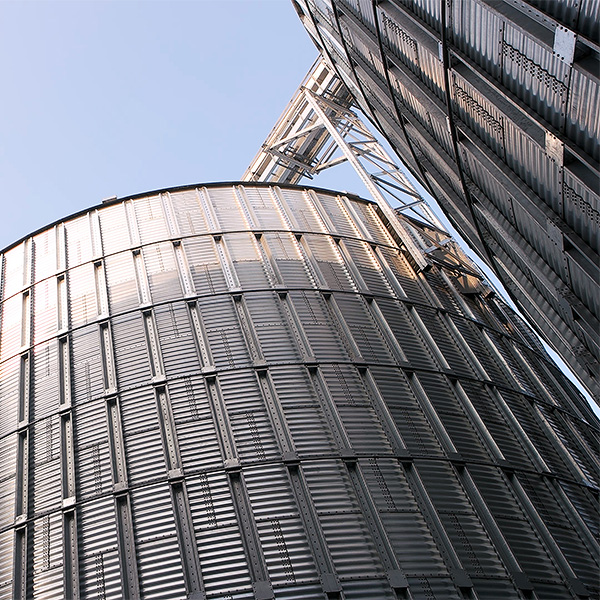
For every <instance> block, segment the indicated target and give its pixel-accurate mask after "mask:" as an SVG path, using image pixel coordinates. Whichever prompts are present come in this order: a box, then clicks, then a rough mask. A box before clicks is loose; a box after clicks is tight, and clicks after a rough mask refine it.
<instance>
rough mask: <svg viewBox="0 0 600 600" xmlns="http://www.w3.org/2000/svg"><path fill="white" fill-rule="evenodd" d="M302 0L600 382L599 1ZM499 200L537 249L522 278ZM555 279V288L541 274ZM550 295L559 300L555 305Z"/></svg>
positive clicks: (469, 224) (491, 257) (535, 313)
mask: <svg viewBox="0 0 600 600" xmlns="http://www.w3.org/2000/svg"><path fill="white" fill-rule="evenodd" d="M298 4H299V5H301V6H302V8H301V10H304V12H305V14H306V15H307V17H306V18H305V21H304V22H307V20H308V19H312V20H311V26H313V24H314V25H316V27H317V28H318V29H319V30H320V31H323V32H324V31H325V30H327V36H325V35H323V36H322V40H323V41H324V44H323V45H324V48H323V49H322V50H323V53H324V56H325V58H326V59H327V60H328V61H329V62H330V63H331V64H332V65H333V67H334V68H335V69H336V71H337V72H338V74H339V75H340V78H341V79H343V81H344V82H345V83H346V84H347V85H348V87H349V89H350V91H351V92H352V93H353V95H354V96H355V100H356V102H357V104H358V105H359V106H360V108H361V109H362V110H363V112H364V113H365V114H366V115H367V116H369V118H370V119H371V120H372V121H373V123H374V124H375V125H376V126H377V127H378V128H379V130H380V131H381V132H382V133H383V134H384V135H386V137H387V139H388V141H389V142H390V144H391V145H392V146H393V147H394V148H395V149H396V151H397V152H398V155H399V157H400V159H401V160H403V161H405V164H406V166H407V168H409V170H411V172H412V174H413V175H414V176H415V177H416V178H417V179H418V180H419V181H420V182H421V183H422V184H423V185H424V186H425V187H427V188H428V190H429V191H430V192H431V193H432V195H433V196H434V197H435V198H436V199H437V200H438V202H439V203H440V206H441V207H442V209H443V210H444V211H445V212H446V214H447V216H448V218H449V219H450V220H451V222H452V223H453V224H454V225H455V226H456V228H457V229H458V231H459V232H460V233H461V235H462V236H463V237H464V238H465V240H466V241H467V242H469V243H470V245H471V246H472V247H473V248H474V249H475V250H476V251H477V252H478V253H479V255H480V257H481V258H482V259H483V260H484V261H486V262H487V263H488V265H489V266H490V267H491V268H492V269H495V270H496V272H497V275H498V276H499V277H500V279H501V280H503V281H504V282H505V284H506V285H507V287H508V290H509V293H511V294H512V296H513V299H514V300H515V302H516V303H517V304H518V305H519V306H520V308H521V309H522V310H523V311H524V313H525V314H529V317H530V319H531V325H532V326H533V327H535V328H536V329H537V330H538V333H540V334H541V335H542V336H544V337H545V338H546V340H547V341H548V342H549V343H550V344H551V345H554V347H555V349H556V350H557V351H558V353H559V354H561V356H562V357H563V359H564V360H565V361H566V362H567V363H568V364H569V365H570V366H571V367H572V368H573V369H574V370H575V372H576V373H577V374H578V377H579V378H580V379H581V381H582V382H583V384H584V385H586V386H587V387H588V389H589V390H590V391H591V393H592V394H593V395H595V394H600V382H599V379H598V377H599V374H598V372H599V369H600V344H599V343H598V331H599V330H600V312H598V303H597V300H596V299H597V298H599V297H600V270H599V264H600V261H599V258H598V240H597V237H598V228H599V225H600V220H599V216H598V206H599V205H600V197H599V196H598V189H599V187H600V173H599V170H598V158H599V156H600V154H599V148H600V128H599V127H600V121H599V119H600V117H599V115H600V108H599V102H600V96H599V94H600V86H599V83H598V72H599V70H600V54H599V53H598V45H597V41H595V38H594V34H593V31H594V27H596V28H597V23H598V21H599V20H600V14H599V12H598V7H599V6H600V5H599V4H598V2H597V1H596V0H593V1H592V0H590V1H587V2H538V1H537V0H530V1H529V0H511V1H510V2H509V1H499V2H491V1H488V0H451V1H450V0H448V1H445V2H440V1H439V0H385V1H383V0H382V1H378V2H372V3H364V2H358V1H357V0H354V1H349V0H335V1H332V0H328V1H327V3H326V4H327V6H326V7H323V6H322V5H323V4H325V2H321V3H319V6H320V7H321V9H320V10H318V9H317V8H316V7H315V4H314V2H313V1H312V0H299V2H298ZM594 17H595V22H596V25H595V26H592V25H591V22H592V21H593V20H594ZM440 32H444V35H441V34H440ZM325 37H327V40H331V39H332V38H333V39H336V40H337V42H336V44H337V50H336V51H335V52H332V51H331V50H330V48H331V44H332V43H331V42H330V41H329V42H325ZM341 49H343V53H342V54H344V56H343V57H341V54H340V50H341ZM478 206H483V207H484V210H483V211H481V210H479V209H478V208H477V207H478ZM497 210H499V211H500V212H501V213H502V214H503V215H504V216H505V217H506V218H507V219H508V221H509V222H510V224H511V227H510V228H508V229H506V230H501V231H498V233H497V235H498V236H499V237H501V238H503V239H506V240H509V242H508V243H510V244H512V245H514V246H515V247H516V248H518V251H519V252H521V253H523V254H524V255H528V256H533V257H534V258H533V259H532V261H531V263H532V264H531V267H530V268H529V269H522V268H521V266H520V265H519V264H518V262H517V263H514V264H511V265H508V268H509V270H510V271H511V273H513V275H514V276H515V277H516V278H517V280H518V285H517V286H516V287H515V286H513V285H512V281H510V280H509V279H507V278H506V277H505V276H504V272H505V267H506V265H504V264H503V263H502V259H501V258H500V256H499V254H498V251H497V247H496V244H495V243H494V241H493V239H491V238H490V237H489V236H488V235H487V231H489V230H494V229H495V228H497V227H498V226H499V223H498V222H494V223H492V222H488V220H487V219H486V217H485V216H484V215H485V214H487V213H491V214H493V213H494V212H495V211H497ZM584 215H585V216H584ZM492 237H493V236H492ZM504 258H506V257H504ZM535 264H540V265H542V269H541V270H536V269H535V268H534V265H535ZM532 269H533V270H535V276H534V277H533V279H531V278H529V273H530V271H531V270H532ZM548 270H550V271H552V274H551V275H548V274H547V273H546V272H545V271H548ZM550 279H551V280H553V281H554V283H553V284H552V287H551V288H548V286H546V285H543V284H541V283H540V281H542V280H544V281H547V280H550ZM548 294H551V295H553V296H554V298H555V299H556V303H557V304H560V308H557V309H556V311H555V312H554V313H553V314H552V315H551V316H549V315H548V314H547V313H546V312H544V306H545V299H546V297H547V295H548ZM566 329H568V330H569V333H568V334H567V335H565V330H566Z"/></svg>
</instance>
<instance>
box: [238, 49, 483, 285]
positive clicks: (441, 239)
mask: <svg viewBox="0 0 600 600" xmlns="http://www.w3.org/2000/svg"><path fill="white" fill-rule="evenodd" d="M351 102H352V100H351V95H350V93H349V92H348V90H347V88H346V87H345V85H344V84H343V83H342V82H341V80H340V79H339V78H338V77H337V76H336V75H335V73H334V72H333V71H332V70H331V69H330V68H329V67H328V66H327V64H326V63H325V61H324V60H323V59H321V58H320V59H319V60H317V61H316V62H315V64H314V65H313V66H312V67H311V69H310V70H309V72H308V74H307V76H306V77H305V79H304V81H303V82H302V84H301V85H300V87H299V88H298V91H297V92H296V94H295V95H294V97H293V98H292V100H291V101H290V103H289V104H288V106H287V108H286V109H285V111H284V112H283V114H282V115H281V117H280V118H279V120H278V121H277V123H276V125H275V127H274V128H273V130H272V131H271V133H270V134H269V136H268V137H267V139H266V141H265V143H264V144H263V145H262V148H261V150H260V151H259V152H258V154H257V155H256V157H255V158H254V160H253V161H252V163H251V164H250V166H249V167H248V169H247V170H246V172H245V173H244V175H243V177H242V180H243V181H261V182H271V183H298V182H299V181H300V180H301V179H302V178H305V177H306V178H309V179H312V178H313V177H314V176H315V175H318V174H319V173H320V172H322V171H324V170H325V169H329V168H331V167H335V166H337V165H339V164H341V163H343V162H348V163H350V164H351V165H352V167H353V168H354V170H355V171H356V173H357V174H358V176H359V178H360V179H361V181H362V182H363V184H364V185H365V188H366V189H367V191H368V193H369V194H370V196H371V198H372V199H373V200H375V202H376V203H377V205H378V207H379V209H380V211H381V214H382V216H383V218H384V219H385V220H386V221H387V222H388V223H389V225H390V227H391V228H392V231H393V232H394V234H395V235H396V237H397V238H398V239H399V241H400V242H401V245H402V246H403V247H404V248H405V249H406V251H407V253H408V256H409V258H410V260H411V262H413V266H415V267H416V268H417V270H424V269H427V268H428V266H429V264H431V263H435V264H438V265H439V266H443V267H445V268H447V269H450V270H452V271H454V272H455V273H456V274H460V275H461V276H462V278H463V280H464V281H465V282H466V284H467V285H468V286H469V289H471V290H472V291H473V290H480V289H481V288H480V280H481V279H482V276H481V274H480V273H479V272H478V271H477V269H476V267H475V266H474V265H473V264H472V262H471V261H469V260H468V259H467V258H466V257H465V256H464V254H463V253H462V251H461V250H460V249H459V248H458V247H457V246H456V244H455V243H454V241H453V240H452V237H451V236H450V234H449V233H448V232H446V231H445V230H444V228H443V226H442V224H441V223H440V221H439V220H438V218H437V217H436V216H435V214H434V213H433V212H432V211H431V210H430V209H429V207H428V206H427V204H426V202H425V200H424V199H423V198H422V196H421V195H420V194H419V192H418V191H417V190H416V189H415V187H414V186H413V185H412V184H411V183H410V181H409V180H408V178H407V177H406V175H405V174H404V172H403V170H402V169H401V167H400V166H398V165H397V164H396V163H395V162H394V161H393V160H392V158H391V157H390V156H389V154H388V153H387V152H386V150H385V149H384V147H383V146H382V145H381V143H380V142H379V141H378V140H377V138H376V137H375V136H374V135H373V134H372V133H371V132H370V131H369V130H368V128H367V127H366V125H365V123H364V122H363V120H362V119H361V118H360V117H359V116H358V115H357V114H356V113H355V112H353V111H352V110H351V109H350V106H351ZM388 198H389V200H388ZM390 201H391V202H392V203H394V204H396V205H397V206H395V207H394V208H392V206H391V205H390Z"/></svg>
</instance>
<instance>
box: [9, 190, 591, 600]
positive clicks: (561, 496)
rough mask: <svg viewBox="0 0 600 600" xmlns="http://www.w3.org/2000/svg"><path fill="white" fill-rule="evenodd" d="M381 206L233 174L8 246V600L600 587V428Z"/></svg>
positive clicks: (554, 591)
mask: <svg viewBox="0 0 600 600" xmlns="http://www.w3.org/2000/svg"><path fill="white" fill-rule="evenodd" d="M460 289H461V288H460V285H459V282H458V281H457V280H456V279H455V278H454V276H453V275H452V274H448V273H446V272H443V271H439V270H437V269H436V268H432V269H431V270H430V271H428V272H427V273H421V274H418V275H417V274H415V272H414V271H413V270H412V269H411V267H410V266H409V263H408V261H407V260H406V259H405V257H404V255H403V254H402V252H400V251H399V249H398V247H397V246H396V244H395V243H394V241H393V239H392V237H391V236H390V234H389V233H388V231H387V230H386V228H385V227H384V226H383V224H382V222H381V221H380V219H379V216H378V213H377V210H376V207H375V205H374V204H371V203H369V202H367V201H364V200H361V199H359V198H357V197H353V196H344V195H338V194H336V193H334V192H328V191H323V190H310V189H306V188H300V187H289V188H284V187H273V186H267V185H262V186H261V185H252V186H248V185H244V186H242V185H234V184H221V185H210V186H206V187H190V188H178V189H173V190H170V191H164V192H160V193H150V194H147V195H140V196H136V197H132V198H129V199H125V200H122V201H113V202H111V203H106V204H104V205H101V206H99V207H96V208H94V209H91V210H89V211H87V212H84V213H81V214H79V215H76V216H74V217H71V218H68V219H66V220H65V221H63V222H60V223H57V224H55V225H54V226H51V227H48V228H47V229H44V230H43V231H40V232H38V233H36V234H34V235H32V236H30V237H28V238H26V239H25V240H23V241H21V242H20V243H18V244H16V245H14V246H12V247H10V248H9V249H8V250H6V251H5V252H4V253H3V254H2V290H1V292H2V295H1V301H2V302H1V312H0V319H1V321H0V328H1V329H0V333H1V334H0V368H1V378H0V409H1V415H2V419H1V420H0V448H1V453H0V498H1V499H2V500H1V503H0V518H1V520H0V598H35V599H37V598H62V597H66V598H90V599H102V600H104V599H109V598H115V599H116V598H122V597H129V598H137V597H141V598H156V599H160V600H162V599H166V598H185V597H189V598H215V599H216V598H219V599H223V600H224V599H232V600H233V599H235V600H238V599H239V600H241V599H251V598H256V599H257V600H265V599H269V598H278V599H286V600H291V599H294V598H322V599H325V598H336V597H341V598H346V599H353V598H354V599H357V598H368V599H390V600H392V599H393V598H396V597H400V598H402V597H410V598H415V599H417V598H438V599H446V598H462V597H473V598H475V597H476V598H480V599H485V598H488V599H490V600H491V599H494V600H497V599H498V598H521V597H532V598H540V599H541V598H543V599H544V600H546V599H551V598H565V597H571V596H573V597H577V594H580V595H584V594H586V593H591V594H592V595H593V594H594V593H597V589H596V588H595V586H596V581H597V578H596V575H597V572H598V571H597V569H598V565H597V563H596V562H595V558H594V556H595V554H594V553H595V552H596V550H597V546H596V542H595V540H594V534H595V533H597V531H596V529H597V508H596V503H595V500H594V494H595V493H597V489H598V488H597V481H598V480H597V467H598V464H597V456H596V445H595V444H596V443H597V439H598V437H597V436H598V428H597V426H598V423H597V421H595V420H594V417H593V416H592V415H591V414H590V412H589V409H588V408H587V407H586V405H585V403H584V402H583V401H582V399H581V398H580V397H579V396H578V394H577V393H576V392H575V391H574V389H573V387H572V386H570V384H569V383H568V382H566V381H565V380H564V379H563V378H562V376H561V375H560V373H558V372H557V371H556V369H555V367H553V366H552V365H551V363H549V362H548V361H547V359H546V358H545V355H544V354H543V351H541V350H540V349H539V348H538V347H537V345H536V342H535V339H534V337H533V336H532V335H531V333H530V332H529V330H528V329H527V328H526V327H525V326H524V325H523V324H522V323H521V322H520V321H519V320H518V319H517V317H516V316H514V315H513V314H512V313H511V311H510V310H509V309H507V308H506V307H505V306H504V305H503V304H502V303H501V302H500V301H497V300H495V299H494V298H493V297H490V298H488V299H485V298H483V297H482V296H481V295H479V296H477V295H476V296H469V295H465V294H461V293H460Z"/></svg>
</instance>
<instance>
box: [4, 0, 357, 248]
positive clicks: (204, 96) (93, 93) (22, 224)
mask: <svg viewBox="0 0 600 600" xmlns="http://www.w3.org/2000/svg"><path fill="white" fill-rule="evenodd" d="M316 57H317V51H316V49H315V47H314V46H313V44H312V42H311V41H310V39H309V37H308V35H307V34H306V32H305V31H304V29H303V27H302V25H301V23H300V20H299V19H298V17H297V15H296V13H295V11H294V8H293V6H292V3H291V2H290V1H289V0H271V1H267V0H239V1H234V0H229V1H227V0H219V1H216V0H214V1H200V0H197V1H187V2H177V1H170V2H168V3H167V2H159V1H145V2H126V1H107V0H103V1H100V0H98V1H79V2H66V1H64V2H56V1H45V2H32V1H31V2H30V1H6V0H4V1H0V69H1V73H2V83H3V86H2V87H3V92H2V94H1V95H0V140H1V143H0V179H1V181H2V199H1V200H0V202H1V204H0V207H1V209H2V210H1V213H0V214H1V218H0V248H4V247H6V246H7V245H9V244H11V243H12V242H14V241H16V240H17V239H18V238H20V237H22V236H24V235H26V234H28V233H30V232H32V231H34V230H35V229H38V228H39V227H42V226H44V225H46V224H48V223H50V222H52V221H55V220H57V219H60V218H62V217H64V216H67V215H69V214H71V213H73V212H75V211H78V210H81V209H84V208H86V207H88V206H91V205H94V204H97V203H98V202H100V201H101V200H102V199H103V198H106V197H108V196H113V195H117V196H119V197H123V196H126V195H129V194H134V193H138V192H144V191H147V190H152V189H157V188H162V187H168V186H176V185H183V184H188V183H195V182H210V181H222V180H223V181H226V180H237V179H239V178H240V177H241V175H242V173H243V172H244V170H245V169H246V167H247V166H248V164H249V163H250V161H251V159H252V158H253V157H254V155H255V153H256V152H257V151H258V149H259V147H260V145H261V144H262V142H263V141H264V139H265V138H266V136H267V134H268V133H269V131H270V130H271V127H272V126H273V125H274V124H275V121H276V119H277V118H278V117H279V115H280V114H281V112H282V110H283V109H284V107H285V106H286V104H287V102H288V101H289V99H290V98H291V97H292V95H293V93H294V92H295V90H296V88H297V87H298V85H299V84H300V82H301V80H302V78H303V77H304V75H305V74H306V72H307V71H308V69H309V67H310V66H311V64H312V62H313V61H314V60H315V58H316ZM335 177H336V176H335V175H334V179H333V180H332V178H331V177H330V176H329V177H328V176H327V174H326V175H324V176H323V178H319V181H318V184H319V185H322V186H329V187H336V186H335V185H334V183H333V182H335V181H336V180H335ZM337 178H338V179H339V178H340V175H337ZM315 183H317V182H315ZM338 187H340V188H342V189H356V188H349V187H348V185H347V183H345V182H344V183H342V182H341V181H340V183H339V186H338ZM357 191H358V190H357Z"/></svg>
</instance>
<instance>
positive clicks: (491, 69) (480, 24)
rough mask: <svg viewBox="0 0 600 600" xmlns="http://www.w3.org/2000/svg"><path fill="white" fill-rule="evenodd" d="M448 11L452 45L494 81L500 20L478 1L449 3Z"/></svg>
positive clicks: (499, 60)
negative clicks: (449, 13)
mask: <svg viewBox="0 0 600 600" xmlns="http://www.w3.org/2000/svg"><path fill="white" fill-rule="evenodd" d="M452 9H453V12H452V33H453V35H454V44H455V45H456V46H457V47H458V48H460V50H462V51H463V52H464V53H465V54H466V55H467V56H469V57H470V58H472V59H473V60H474V61H475V62H476V63H477V64H478V65H479V66H481V67H482V68H483V69H485V70H486V71H487V72H488V73H489V74H490V75H492V76H493V77H496V78H497V77H498V76H499V75H500V72H501V65H502V56H501V52H502V44H501V42H502V34H503V19H502V18H501V17H500V15H498V14H497V13H494V12H493V11H491V10H490V9H489V8H488V7H487V6H485V4H483V3H482V2H480V1H478V0H462V1H461V2H453V3H452ZM483 32H485V35H483Z"/></svg>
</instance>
